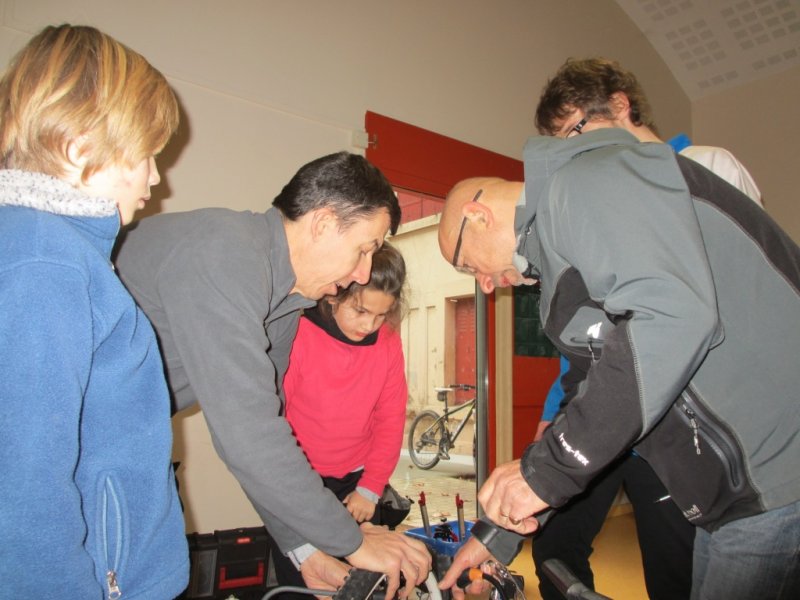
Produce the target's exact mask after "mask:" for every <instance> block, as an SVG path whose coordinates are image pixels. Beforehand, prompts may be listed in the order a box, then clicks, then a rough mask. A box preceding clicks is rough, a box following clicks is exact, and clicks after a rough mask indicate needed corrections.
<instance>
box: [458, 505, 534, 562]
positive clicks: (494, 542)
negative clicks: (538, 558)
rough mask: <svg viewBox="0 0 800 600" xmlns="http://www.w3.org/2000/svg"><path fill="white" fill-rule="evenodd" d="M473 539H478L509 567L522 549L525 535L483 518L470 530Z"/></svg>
mask: <svg viewBox="0 0 800 600" xmlns="http://www.w3.org/2000/svg"><path fill="white" fill-rule="evenodd" d="M470 533H471V535H472V537H474V538H476V539H477V540H478V541H479V542H480V543H481V544H483V545H484V546H486V549H487V550H488V551H489V552H490V553H491V555H492V556H494V557H495V558H496V559H497V560H498V561H500V562H501V563H503V564H504V565H508V564H510V563H511V561H512V560H514V557H515V556H516V555H517V554H519V551H520V550H521V549H522V542H523V540H524V539H525V536H524V535H520V534H518V533H516V532H514V531H509V530H508V529H503V528H502V527H500V526H499V525H496V524H494V523H492V522H491V521H490V520H489V519H487V518H486V517H481V519H480V520H478V522H477V523H475V525H473V526H472V529H471V530H470Z"/></svg>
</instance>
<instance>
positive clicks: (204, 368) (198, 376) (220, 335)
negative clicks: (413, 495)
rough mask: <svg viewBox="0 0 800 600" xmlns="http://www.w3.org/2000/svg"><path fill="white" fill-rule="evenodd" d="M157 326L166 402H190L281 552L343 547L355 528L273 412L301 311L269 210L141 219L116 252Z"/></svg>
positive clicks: (277, 218)
mask: <svg viewBox="0 0 800 600" xmlns="http://www.w3.org/2000/svg"><path fill="white" fill-rule="evenodd" d="M116 264H117V269H118V271H119V274H120V277H121V279H122V281H123V282H124V283H125V285H126V286H127V287H128V289H129V290H130V292H131V294H132V295H133V296H134V298H135V299H136V301H137V302H138V303H139V305H140V306H141V307H142V310H144V312H145V313H146V314H147V316H148V317H149V318H150V320H151V321H152V323H153V326H154V327H155V330H156V333H157V334H158V338H159V344H160V347H161V353H162V356H163V358H164V363H165V365H166V369H167V377H168V381H169V386H170V390H171V393H172V398H173V402H174V410H176V411H177V410H181V409H183V408H186V407H187V406H190V405H192V404H194V403H195V402H199V404H200V407H201V408H202V410H203V414H204V416H205V419H206V422H207V423H208V428H209V430H210V432H211V438H212V440H213V443H214V447H215V449H216V450H217V453H218V454H219V456H220V458H222V460H223V461H224V462H225V464H226V465H227V466H228V468H229V469H230V471H231V472H232V473H233V475H234V476H235V477H236V479H237V480H238V481H239V483H240V484H241V486H242V488H243V489H244V491H245V493H246V494H247V496H248V498H249V499H250V501H251V502H252V503H253V506H254V507H255V509H256V511H258V513H259V515H260V516H261V518H262V519H263V521H264V523H265V524H266V525H267V527H268V529H269V531H270V534H271V535H272V536H273V537H274V538H275V541H276V542H277V543H278V545H279V546H280V547H281V549H282V550H284V551H288V550H292V549H295V548H297V547H299V546H301V545H303V544H305V543H310V544H312V545H314V546H316V547H317V548H319V549H321V550H323V551H325V552H327V553H328V554H331V555H333V556H345V555H348V554H351V553H352V552H354V551H355V550H357V549H358V547H359V546H360V545H361V541H362V535H361V532H360V530H359V528H358V526H357V524H356V522H355V521H354V520H353V518H352V517H351V516H350V514H349V513H348V512H347V510H346V509H345V508H344V506H343V505H342V504H341V503H340V502H339V501H338V500H337V499H336V497H335V496H334V495H333V494H332V493H331V492H330V491H329V490H327V489H325V488H324V487H323V485H322V480H321V479H320V477H319V475H317V474H316V473H315V472H314V471H313V470H312V469H311V467H310V466H309V464H308V460H306V457H305V456H304V455H303V452H302V450H301V449H300V448H299V447H298V445H297V443H296V440H295V439H294V437H293V435H292V430H291V428H290V426H289V424H288V422H287V421H286V419H285V418H284V417H283V416H282V408H283V401H282V397H281V392H280V388H281V382H282V380H283V375H284V373H285V371H286V367H287V365H288V360H289V352H290V350H291V345H292V340H293V339H294V335H295V332H296V330H297V324H298V319H299V317H300V310H301V309H303V308H307V307H310V306H313V305H314V304H315V302H314V301H313V300H309V299H307V298H304V297H302V296H300V295H299V294H296V293H295V294H292V293H290V292H291V290H292V288H293V287H294V284H295V275H294V272H293V270H292V267H291V263H290V261H289V248H288V244H287V240H286V234H285V231H284V228H283V222H282V217H281V214H280V212H279V211H278V210H277V209H275V208H270V209H269V210H268V211H267V212H266V213H263V214H254V213H250V212H234V211H230V210H224V209H203V210H196V211H190V212H186V213H177V214H165V215H158V216H155V217H150V218H147V219H143V220H142V221H140V222H139V223H138V224H137V225H136V226H135V227H134V228H132V229H131V230H130V231H128V232H126V234H125V237H124V239H123V242H122V244H121V247H120V249H119V252H118V255H117V258H116Z"/></svg>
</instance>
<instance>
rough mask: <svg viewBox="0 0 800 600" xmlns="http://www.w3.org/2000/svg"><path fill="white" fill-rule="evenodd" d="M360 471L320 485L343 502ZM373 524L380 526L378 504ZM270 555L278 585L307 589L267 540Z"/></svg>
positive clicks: (287, 599)
mask: <svg viewBox="0 0 800 600" xmlns="http://www.w3.org/2000/svg"><path fill="white" fill-rule="evenodd" d="M361 474H362V471H354V472H352V473H348V474H347V475H345V476H344V477H342V478H337V477H323V478H322V483H323V484H324V485H325V487H326V488H328V489H329V490H331V491H332V492H333V493H334V494H335V495H336V497H337V498H338V499H339V500H342V501H344V499H345V498H346V497H347V495H348V494H349V493H350V492H353V491H355V489H356V487H358V481H359V480H360V479H361ZM370 522H371V523H373V524H376V525H378V524H380V503H378V505H377V506H376V507H375V514H374V515H373V517H372V519H371V520H370ZM269 543H270V555H271V557H272V564H273V566H274V567H275V577H276V579H277V580H278V585H295V586H299V587H307V586H306V584H305V582H304V581H303V576H302V575H300V571H298V570H297V569H296V568H295V566H294V564H292V561H291V560H289V559H288V558H287V557H286V556H284V555H283V552H281V550H280V548H278V545H277V544H276V543H275V541H274V540H273V539H272V536H270V538H269ZM275 598H277V599H278V600H309V598H312V596H309V595H308V594H295V593H283V594H278V595H277V596H275Z"/></svg>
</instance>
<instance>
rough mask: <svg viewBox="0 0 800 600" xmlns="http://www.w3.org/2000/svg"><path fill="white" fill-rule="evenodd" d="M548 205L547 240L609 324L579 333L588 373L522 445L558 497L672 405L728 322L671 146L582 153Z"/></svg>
mask: <svg viewBox="0 0 800 600" xmlns="http://www.w3.org/2000/svg"><path fill="white" fill-rule="evenodd" d="M595 152H599V153H600V155H599V156H598V157H593V156H592V155H594V154H595ZM547 207H548V210H549V211H550V212H551V213H552V215H553V217H552V219H550V221H549V223H548V225H547V227H552V228H551V229H549V230H547V231H545V230H543V238H542V239H543V240H544V241H543V244H545V245H546V246H550V247H551V251H552V252H554V253H556V254H557V255H559V256H561V257H563V260H564V261H565V262H567V263H568V264H569V265H571V266H572V267H573V268H574V271H575V272H577V273H578V274H579V277H580V280H581V281H582V283H583V285H585V291H584V292H583V293H585V294H586V297H587V300H588V302H587V305H590V306H594V307H596V309H595V310H597V313H598V315H601V314H602V315H604V316H605V317H606V318H607V319H606V322H608V323H610V324H611V326H610V327H608V328H607V331H603V333H602V334H600V337H599V338H597V339H592V332H589V331H588V330H587V332H586V340H585V342H584V343H583V347H582V348H581V347H579V346H580V344H576V348H575V352H576V353H580V354H582V355H584V356H586V357H587V358H586V362H587V363H588V362H590V367H589V369H588V372H587V376H586V379H585V380H584V381H583V382H582V384H581V386H580V388H579V391H578V393H577V395H576V396H575V397H574V398H573V399H572V400H571V401H570V402H569V404H568V405H567V406H566V408H565V409H564V410H563V411H562V413H561V415H559V417H558V418H557V420H556V422H555V423H553V425H552V426H551V427H550V428H549V429H548V431H547V433H546V434H545V436H544V437H543V438H542V442H543V443H541V444H537V445H535V446H532V447H529V448H528V449H527V450H526V452H525V454H524V457H523V475H524V476H525V478H526V480H527V481H528V483H529V484H530V485H531V487H532V488H533V489H534V491H536V493H537V494H538V495H539V496H540V497H541V498H542V499H543V500H545V501H546V502H548V504H550V505H552V506H560V505H561V504H563V503H564V502H566V501H567V500H568V499H569V498H570V497H571V496H573V495H575V494H577V493H578V492H580V491H581V490H582V489H584V488H585V487H586V485H587V484H588V483H589V481H590V480H591V479H592V478H593V477H594V476H595V475H596V474H597V473H599V472H600V471H601V470H602V468H603V467H604V466H606V465H607V464H608V463H610V462H611V461H612V460H613V459H614V458H616V457H617V456H619V455H620V454H621V453H623V452H624V451H626V450H627V449H628V448H630V447H631V446H632V445H633V444H634V443H635V442H636V441H637V440H639V439H640V438H641V437H642V436H644V435H645V434H646V433H647V432H648V431H649V430H650V429H651V428H652V427H653V425H654V424H655V423H656V422H657V421H658V420H659V419H660V417H661V416H663V415H664V413H665V412H666V411H667V409H668V408H669V406H670V405H672V403H673V402H674V401H675V399H676V398H677V397H678V396H679V395H680V393H681V392H682V390H683V389H684V388H685V387H686V386H687V384H688V383H689V381H690V379H691V377H692V375H693V373H694V372H695V370H696V369H697V367H698V366H699V365H700V363H701V362H702V361H703V359H704V358H705V356H706V354H707V353H708V351H709V349H710V348H711V347H712V346H713V345H714V344H716V343H718V342H719V341H720V340H721V324H720V322H719V320H718V315H717V310H716V297H715V289H714V284H713V280H712V275H711V272H710V268H709V264H708V260H707V257H706V254H705V249H704V245H703V239H702V235H701V232H700V228H699V224H698V222H697V218H696V216H695V213H694V207H693V204H692V200H691V198H690V196H689V193H688V190H687V186H686V182H685V180H684V179H683V177H682V176H681V174H680V172H679V170H678V168H677V165H676V164H675V159H674V156H673V155H672V152H671V150H670V149H669V147H668V146H666V145H663V144H638V145H636V146H635V147H634V148H633V149H627V150H620V151H618V152H617V151H608V149H603V150H601V151H592V152H588V153H586V154H585V155H582V156H580V157H578V158H577V159H575V160H573V161H572V162H571V163H568V164H567V165H566V166H565V167H563V168H562V169H561V170H560V171H559V172H558V173H557V174H556V175H555V176H554V177H553V179H552V180H551V185H550V198H549V201H548V205H547ZM537 230H538V226H537ZM575 293H577V292H575ZM550 310H551V311H552V310H554V308H553V307H552V306H551V307H550ZM562 317H563V315H562ZM598 322H599V321H598ZM562 341H563V340H562ZM590 341H591V342H592V343H591V344H590Z"/></svg>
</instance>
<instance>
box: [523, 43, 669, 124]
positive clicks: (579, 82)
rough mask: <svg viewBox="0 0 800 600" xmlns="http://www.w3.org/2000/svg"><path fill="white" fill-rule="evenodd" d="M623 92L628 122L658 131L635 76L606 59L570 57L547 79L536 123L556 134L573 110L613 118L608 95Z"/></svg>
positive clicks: (538, 107) (540, 99) (537, 109)
mask: <svg viewBox="0 0 800 600" xmlns="http://www.w3.org/2000/svg"><path fill="white" fill-rule="evenodd" d="M616 92H622V93H624V94H625V95H626V96H627V97H628V102H630V107H631V121H633V124H634V125H645V126H647V127H649V128H650V129H652V130H653V131H654V132H655V131H657V129H656V126H655V123H654V122H653V117H652V115H651V114H650V104H649V102H648V101H647V96H645V94H644V90H643V89H642V86H641V85H639V81H638V80H637V79H636V76H635V75H634V74H633V73H631V72H630V71H628V70H626V69H623V68H622V67H621V66H620V65H619V63H618V62H616V61H613V60H608V59H605V58H586V59H574V58H570V59H568V60H567V62H565V63H564V64H563V65H562V66H561V68H559V70H558V72H556V74H555V76H553V78H552V79H550V80H549V81H548V82H547V84H546V85H545V87H544V90H543V91H542V95H541V97H540V98H539V105H538V106H537V108H536V120H535V125H536V129H537V130H538V132H539V133H540V134H542V135H555V134H556V133H558V129H559V127H560V126H562V125H563V123H562V121H563V120H564V119H565V118H566V117H567V116H569V115H570V114H571V113H572V112H573V111H574V110H575V109H580V110H582V111H583V112H584V115H585V116H586V117H587V118H590V119H591V117H593V116H597V115H599V116H601V117H605V118H611V117H613V112H612V107H611V96H612V95H613V94H615V93H616Z"/></svg>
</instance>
